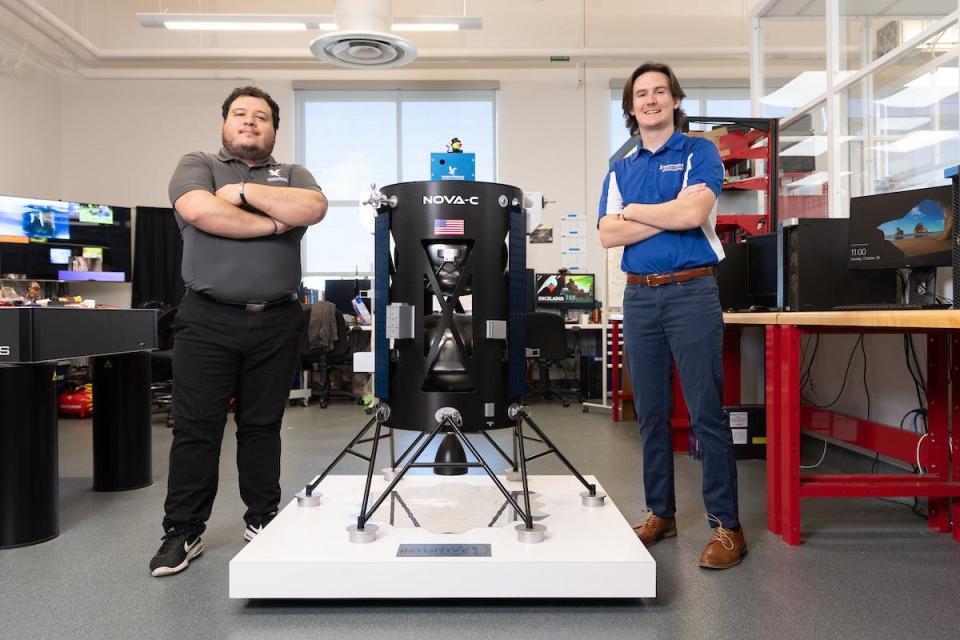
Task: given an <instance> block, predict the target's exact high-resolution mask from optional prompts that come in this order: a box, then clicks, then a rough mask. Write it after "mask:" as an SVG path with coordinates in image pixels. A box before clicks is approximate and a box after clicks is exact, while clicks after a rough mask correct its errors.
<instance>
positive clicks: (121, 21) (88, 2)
mask: <svg viewBox="0 0 960 640" xmlns="http://www.w3.org/2000/svg"><path fill="white" fill-rule="evenodd" d="M339 1H341V2H346V1H349V0H339ZM754 4H756V0H686V1H685V2H684V3H683V5H682V6H680V5H679V4H676V3H652V2H628V1H624V0H483V1H480V0H472V1H465V0H394V2H393V14H394V15H403V16H430V15H458V16H462V15H466V16H476V17H479V18H481V19H482V21H483V27H482V29H479V30H473V31H461V32H456V33H407V34H404V37H406V38H407V39H409V40H411V41H412V42H413V44H414V45H415V46H416V47H417V51H418V53H417V59H416V61H414V63H413V64H412V65H411V67H412V68H490V67H511V68H516V67H520V68H522V67H532V68H546V67H550V66H558V65H561V66H562V65H567V66H570V65H576V64H579V63H583V64H588V65H598V66H602V65H608V66H616V67H623V66H624V65H625V64H633V63H636V62H638V61H641V60H644V59H650V58H653V59H660V60H665V61H669V62H673V63H674V64H677V63H680V62H686V63H689V64H697V65H699V66H700V67H702V68H704V69H713V70H714V72H715V73H717V74H718V75H723V74H724V73H728V74H733V75H737V76H740V77H743V76H744V75H745V72H746V69H747V65H748V60H749V44H750V37H749V36H750V15H751V10H752V7H753V5H754ZM265 7H266V8H268V9H269V12H270V13H289V14H306V15H316V14H334V13H335V6H334V2H333V0H314V1H309V2H308V1H306V0H273V1H271V2H269V3H264V2H262V0H260V1H252V0H189V1H186V0H184V1H178V0H70V1H68V0H0V57H2V58H3V59H4V60H7V59H8V58H11V57H16V56H22V57H25V58H29V59H31V60H33V61H34V62H37V63H39V64H42V65H43V66H46V67H47V68H49V69H51V70H54V71H56V72H58V73H63V74H71V75H78V76H86V77H104V76H114V77H116V76H131V77H134V76H138V75H142V74H143V73H145V72H148V71H151V70H153V71H156V70H164V71H165V72H167V73H169V74H172V75H176V74H177V73H179V74H193V75H196V74H216V73H220V72H229V71H237V70H251V71H256V70H260V71H263V72H270V73H273V74H284V75H291V76H293V75H302V74H304V73H305V72H312V71H331V70H333V69H334V68H333V67H331V66H329V65H326V64H324V63H322V62H320V61H319V60H317V59H316V58H314V57H313V56H312V55H311V53H310V50H309V44H310V41H311V40H313V39H314V38H316V37H317V36H318V35H320V32H319V31H305V32H294V33H269V32H243V33H230V32H175V31H168V30H166V29H156V28H144V27H141V26H140V24H139V23H138V21H137V18H136V13H137V12H150V13H153V12H164V11H167V12H171V13H197V12H203V13H263V12H264V10H265ZM691 15H694V16H697V19H696V20H691V19H690V18H689V16H691ZM784 44H785V45H787V44H789V43H784ZM551 59H552V60H553V61H551Z"/></svg>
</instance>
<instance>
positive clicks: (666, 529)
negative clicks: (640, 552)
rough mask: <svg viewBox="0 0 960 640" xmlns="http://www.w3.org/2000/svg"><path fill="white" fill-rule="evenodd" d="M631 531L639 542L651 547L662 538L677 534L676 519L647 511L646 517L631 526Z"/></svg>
mask: <svg viewBox="0 0 960 640" xmlns="http://www.w3.org/2000/svg"><path fill="white" fill-rule="evenodd" d="M633 532H634V533H635V534H637V537H638V538H640V542H642V543H643V544H645V545H646V546H648V547H652V546H653V545H655V544H656V543H658V542H659V541H661V540H663V539H664V538H672V537H674V536H675V535H677V519H676V518H661V517H660V516H657V515H654V513H653V511H648V512H647V517H646V518H644V520H643V522H641V523H640V524H638V525H637V526H635V527H634V528H633Z"/></svg>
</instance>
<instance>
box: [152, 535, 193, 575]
mask: <svg viewBox="0 0 960 640" xmlns="http://www.w3.org/2000/svg"><path fill="white" fill-rule="evenodd" d="M201 553H203V540H201V539H200V536H199V535H197V534H195V533H183V532H178V531H176V530H171V531H169V532H167V533H166V534H165V535H164V536H163V543H162V544H161V545H160V549H159V550H158V551H157V553H156V555H155V556H153V560H151V561H150V575H152V576H169V575H173V574H174V573H180V572H181V571H183V570H184V569H186V568H187V565H188V564H189V563H190V561H191V560H193V559H194V558H196V557H197V556H199V555H200V554H201Z"/></svg>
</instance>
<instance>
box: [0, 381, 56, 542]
mask: <svg viewBox="0 0 960 640" xmlns="http://www.w3.org/2000/svg"><path fill="white" fill-rule="evenodd" d="M55 376H56V367H54V365H52V364H31V365H18V366H12V367H7V366H4V367H0V406H2V407H3V411H2V412H0V549H9V548H11V547H19V546H23V545H27V544H34V543H37V542H43V541H45V540H50V539H51V538H56V537H57V535H58V534H59V533H60V518H59V509H58V502H59V496H60V491H59V479H58V477H57V475H58V466H57V385H56V383H55V382H54V378H55Z"/></svg>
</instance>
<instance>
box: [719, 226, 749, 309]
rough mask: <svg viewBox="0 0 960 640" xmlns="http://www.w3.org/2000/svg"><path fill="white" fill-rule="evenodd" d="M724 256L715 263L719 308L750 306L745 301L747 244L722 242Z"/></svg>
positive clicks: (744, 307) (743, 307)
mask: <svg viewBox="0 0 960 640" xmlns="http://www.w3.org/2000/svg"><path fill="white" fill-rule="evenodd" d="M723 253H724V258H723V260H721V261H720V263H719V264H718V265H717V288H718V289H719V290H720V308H721V309H723V310H724V311H739V310H741V309H746V308H747V307H749V306H750V303H749V302H747V245H746V243H743V242H740V243H731V244H727V243H724V244H723Z"/></svg>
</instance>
